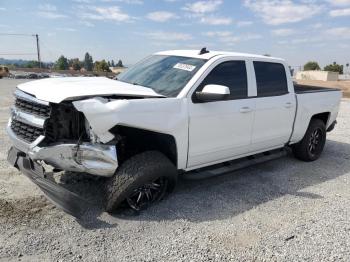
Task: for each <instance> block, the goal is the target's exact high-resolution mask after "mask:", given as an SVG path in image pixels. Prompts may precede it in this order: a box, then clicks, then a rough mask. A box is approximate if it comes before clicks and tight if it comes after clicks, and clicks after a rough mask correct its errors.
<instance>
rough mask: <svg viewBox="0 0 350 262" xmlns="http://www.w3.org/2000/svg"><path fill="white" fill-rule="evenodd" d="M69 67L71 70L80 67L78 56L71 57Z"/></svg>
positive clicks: (77, 69)
mask: <svg viewBox="0 0 350 262" xmlns="http://www.w3.org/2000/svg"><path fill="white" fill-rule="evenodd" d="M69 67H72V68H73V70H76V71H79V70H80V69H81V67H82V63H81V62H80V60H79V58H73V59H70V60H69Z"/></svg>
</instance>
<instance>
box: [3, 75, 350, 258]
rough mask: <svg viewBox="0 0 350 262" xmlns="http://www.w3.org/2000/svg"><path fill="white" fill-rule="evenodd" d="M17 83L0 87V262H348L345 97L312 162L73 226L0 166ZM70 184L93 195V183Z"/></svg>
mask: <svg viewBox="0 0 350 262" xmlns="http://www.w3.org/2000/svg"><path fill="white" fill-rule="evenodd" d="M18 82H19V81H18V80H7V79H2V80H0V126H1V129H0V136H1V138H0V261H19V260H21V261H79V260H81V261H252V260H254V261H350V189H349V186H350V161H349V160H350V131H349V130H350V103H349V102H350V100H343V101H342V104H341V110H340V114H339V117H338V125H337V127H336V129H335V130H334V131H333V132H332V133H330V134H329V136H328V141H327V145H326V148H325V151H324V154H323V155H322V157H321V159H319V160H318V161H316V162H313V163H303V162H300V161H297V160H295V159H294V158H293V157H291V156H287V157H283V158H280V159H277V160H273V161H270V162H267V163H264V164H260V165H257V166H253V167H249V168H247V169H244V170H241V171H236V172H233V173H231V174H228V175H224V176H220V177H215V178H210V179H203V180H184V179H182V180H181V181H180V182H179V186H178V187H177V189H176V191H175V192H174V193H173V194H172V195H171V196H169V197H168V198H167V199H166V200H164V201H162V202H161V203H159V204H158V205H156V206H154V207H153V208H151V209H149V210H147V211H146V212H143V213H141V214H139V215H133V216H131V215H125V214H124V215H123V214H122V215H114V216H111V215H108V214H106V213H101V212H92V213H91V214H90V215H89V216H87V217H86V218H85V219H84V220H82V221H77V220H76V219H75V218H73V217H71V216H69V215H67V214H65V213H64V212H62V211H60V210H59V209H57V208H55V207H54V206H53V205H52V204H51V203H50V202H48V201H47V200H46V199H45V197H43V196H42V194H41V192H40V191H39V190H38V189H37V188H36V187H35V186H34V185H33V184H32V183H31V182H30V181H29V180H28V179H27V178H26V177H24V176H22V175H20V174H19V172H18V171H17V170H15V169H14V168H11V167H10V166H9V165H8V164H7V162H6V155H7V149H8V147H9V146H10V143H9V140H8V138H7V136H6V134H5V130H4V128H5V126H6V124H7V119H8V112H9V105H11V103H12V96H11V93H12V91H13V90H14V87H15V86H16V84H17V83H18ZM72 183H73V182H72ZM79 185H89V186H90V187H91V188H92V189H91V191H90V192H89V193H90V194H91V193H92V194H96V195H98V190H99V189H98V181H97V182H96V181H87V182H86V181H82V182H77V183H75V184H74V183H73V186H79Z"/></svg>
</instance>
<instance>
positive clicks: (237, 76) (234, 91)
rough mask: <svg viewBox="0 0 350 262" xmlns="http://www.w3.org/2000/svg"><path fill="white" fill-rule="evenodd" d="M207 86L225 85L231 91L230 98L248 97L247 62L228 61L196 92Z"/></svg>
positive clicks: (209, 75) (207, 78) (209, 76)
mask: <svg viewBox="0 0 350 262" xmlns="http://www.w3.org/2000/svg"><path fill="white" fill-rule="evenodd" d="M206 85H223V86H227V87H228V88H229V89H230V98H229V100H233V99H242V98H246V97H247V96H248V80H247V70H246V65H245V61H228V62H223V63H221V64H219V65H217V66H216V67H215V68H214V69H213V70H212V71H211V72H210V73H209V74H208V75H207V76H206V78H205V79H204V80H203V82H202V83H201V84H200V86H199V87H198V88H197V90H196V91H201V90H202V89H203V88H204V86H206ZM193 102H194V103H196V101H195V96H193Z"/></svg>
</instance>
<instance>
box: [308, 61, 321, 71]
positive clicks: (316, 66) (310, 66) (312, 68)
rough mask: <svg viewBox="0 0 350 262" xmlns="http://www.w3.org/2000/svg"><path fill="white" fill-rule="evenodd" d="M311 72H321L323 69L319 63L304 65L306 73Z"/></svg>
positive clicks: (312, 62) (313, 62) (311, 62)
mask: <svg viewBox="0 0 350 262" xmlns="http://www.w3.org/2000/svg"><path fill="white" fill-rule="evenodd" d="M309 70H321V67H320V66H319V65H318V63H317V62H315V61H310V62H307V63H306V64H305V65H304V71H309Z"/></svg>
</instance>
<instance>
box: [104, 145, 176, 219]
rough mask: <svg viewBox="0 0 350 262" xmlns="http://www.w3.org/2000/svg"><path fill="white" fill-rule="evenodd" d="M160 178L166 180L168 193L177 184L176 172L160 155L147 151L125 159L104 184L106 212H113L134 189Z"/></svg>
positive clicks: (164, 157) (156, 152) (167, 160)
mask: <svg viewBox="0 0 350 262" xmlns="http://www.w3.org/2000/svg"><path fill="white" fill-rule="evenodd" d="M160 177H165V178H166V179H167V188H166V191H167V193H170V192H171V191H172V190H173V189H174V187H175V185H176V182H177V170H176V167H175V166H174V164H173V163H172V162H171V161H170V160H169V159H168V158H167V157H166V156H165V155H163V154H162V153H160V152H158V151H147V152H143V153H140V154H137V155H135V156H132V157H131V158H129V159H127V160H126V161H125V162H124V163H123V164H122V165H121V166H120V167H119V168H118V169H117V171H116V173H115V174H114V176H113V177H111V178H110V179H109V180H108V181H107V182H106V199H107V204H106V211H107V212H115V211H116V210H117V208H118V207H119V206H120V204H121V203H123V202H124V201H125V199H126V198H127V197H128V196H130V194H132V192H133V191H134V190H135V189H137V188H138V187H140V186H142V185H143V184H145V183H147V182H150V181H153V180H155V179H157V178H160ZM159 200H160V199H159Z"/></svg>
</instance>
